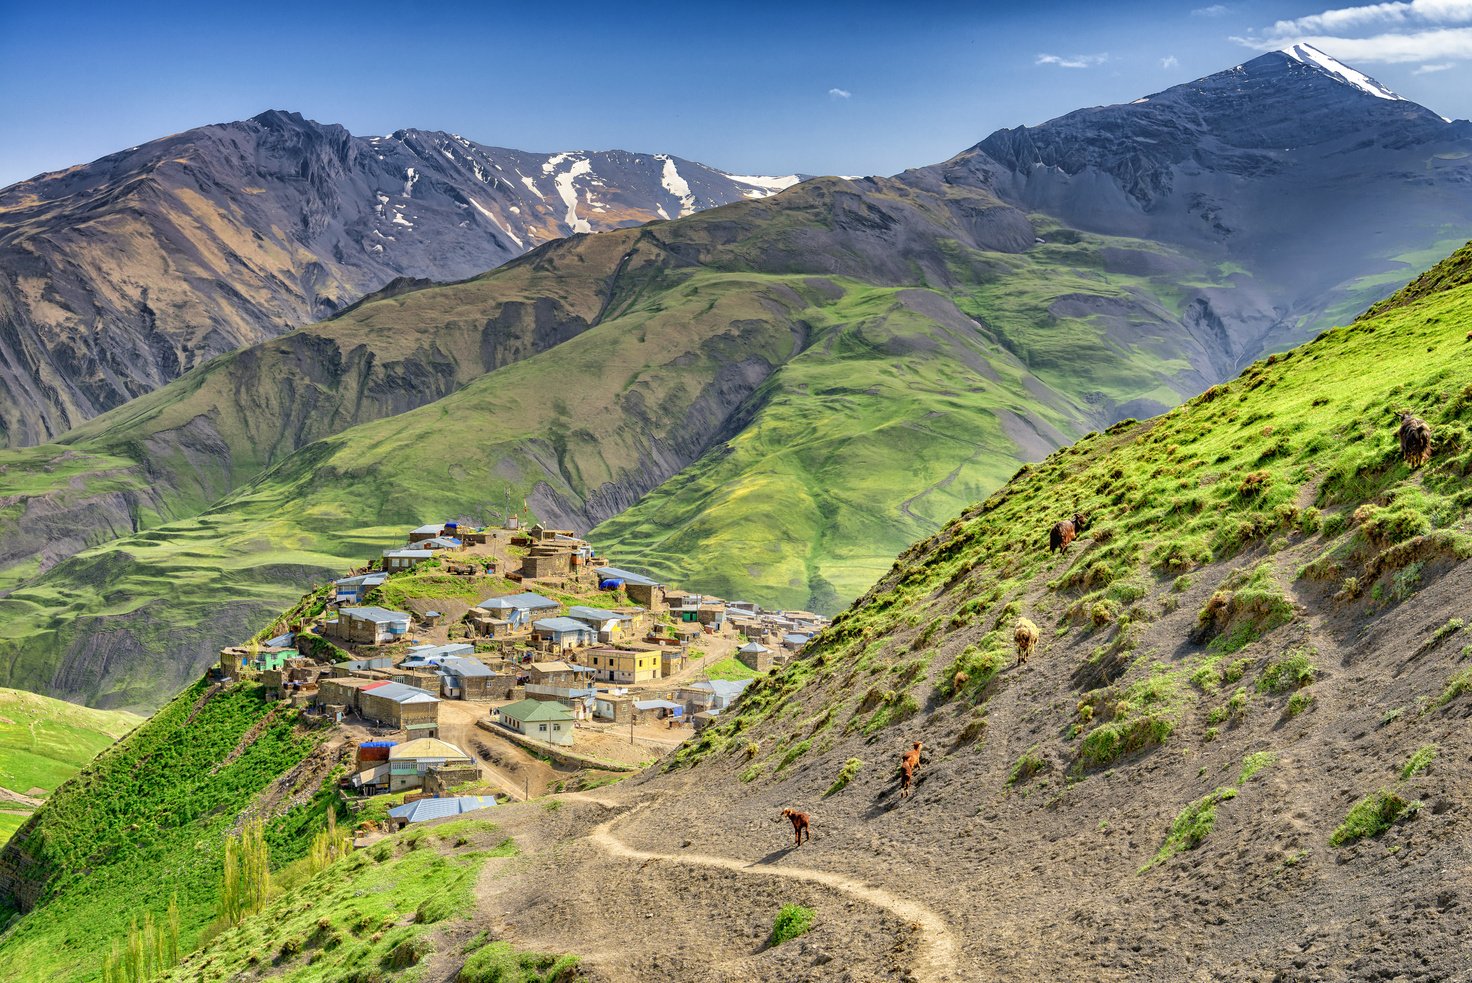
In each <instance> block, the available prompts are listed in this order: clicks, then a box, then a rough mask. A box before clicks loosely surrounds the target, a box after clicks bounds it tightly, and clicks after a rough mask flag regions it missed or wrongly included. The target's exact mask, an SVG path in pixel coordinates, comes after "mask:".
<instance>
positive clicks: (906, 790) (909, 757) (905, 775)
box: [900, 741, 925, 799]
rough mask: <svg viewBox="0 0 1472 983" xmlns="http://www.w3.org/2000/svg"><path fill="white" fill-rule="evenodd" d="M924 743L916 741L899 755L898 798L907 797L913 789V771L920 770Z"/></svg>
mask: <svg viewBox="0 0 1472 983" xmlns="http://www.w3.org/2000/svg"><path fill="white" fill-rule="evenodd" d="M924 750H925V745H924V744H922V743H920V742H919V741H916V742H915V743H914V744H911V745H910V750H908V751H906V752H905V753H904V754H902V755H900V798H902V799H908V798H909V797H910V793H912V792H914V791H915V772H917V771H919V770H920V753H921V752H922V751H924Z"/></svg>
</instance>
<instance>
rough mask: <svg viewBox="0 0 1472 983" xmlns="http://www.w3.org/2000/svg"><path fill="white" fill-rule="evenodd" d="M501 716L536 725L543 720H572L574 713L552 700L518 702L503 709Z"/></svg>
mask: <svg viewBox="0 0 1472 983" xmlns="http://www.w3.org/2000/svg"><path fill="white" fill-rule="evenodd" d="M500 712H501V716H503V717H510V718H511V719H513V720H519V721H521V722H522V723H524V724H525V723H535V722H538V721H542V720H571V719H572V711H571V710H569V709H568V708H567V707H565V706H563V705H562V704H561V703H554V702H552V701H550V700H518V701H517V702H515V703H510V704H507V705H506V706H504V707H502V708H501V711H500Z"/></svg>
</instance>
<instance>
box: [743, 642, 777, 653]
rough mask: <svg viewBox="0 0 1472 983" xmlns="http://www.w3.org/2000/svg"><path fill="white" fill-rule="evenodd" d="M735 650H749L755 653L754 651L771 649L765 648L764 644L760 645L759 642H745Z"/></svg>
mask: <svg viewBox="0 0 1472 983" xmlns="http://www.w3.org/2000/svg"><path fill="white" fill-rule="evenodd" d="M736 651H738V652H749V653H753V654H755V653H760V652H770V651H772V650H771V649H769V648H767V647H766V646H765V645H762V644H761V643H760V642H747V643H746V644H745V645H743V646H741V647H740V648H739V649H737V650H736Z"/></svg>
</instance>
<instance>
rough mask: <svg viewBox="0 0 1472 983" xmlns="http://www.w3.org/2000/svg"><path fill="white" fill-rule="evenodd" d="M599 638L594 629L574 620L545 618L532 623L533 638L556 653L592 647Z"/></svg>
mask: <svg viewBox="0 0 1472 983" xmlns="http://www.w3.org/2000/svg"><path fill="white" fill-rule="evenodd" d="M597 637H598V636H597V633H596V632H594V631H593V629H592V628H590V627H588V626H587V625H585V624H583V623H582V622H581V621H574V620H573V619H572V618H543V619H542V620H540V621H534V622H532V638H534V639H536V640H537V641H538V642H541V643H542V644H543V645H545V646H546V647H547V648H549V649H551V650H552V651H554V652H566V651H568V650H570V649H576V648H582V647H584V646H586V645H592V644H593V643H594V642H595V641H597Z"/></svg>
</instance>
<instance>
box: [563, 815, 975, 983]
mask: <svg viewBox="0 0 1472 983" xmlns="http://www.w3.org/2000/svg"><path fill="white" fill-rule="evenodd" d="M588 801H592V802H597V803H598V804H599V805H603V806H606V807H614V806H613V804H612V803H609V802H605V801H603V800H600V799H589V800H588ZM646 805H647V803H646V804H641V805H639V806H635V807H634V809H632V810H629V811H627V812H624V813H621V814H620V815H619V816H615V817H613V818H612V819H609V820H607V821H605V822H603V823H600V824H599V825H598V826H596V827H594V829H593V830H592V832H590V833H589V834H588V842H590V843H592V844H594V845H595V846H597V847H598V848H599V849H600V850H603V851H604V852H605V853H608V854H610V855H612V856H615V857H622V858H625V859H628V860H641V861H649V860H657V861H663V862H665V863H670V864H676V865H679V866H686V867H714V868H717V869H719V870H728V871H731V872H733V873H737V874H755V875H757V876H760V877H783V878H787V879H788V880H794V881H806V882H808V883H810V884H820V885H822V886H823V887H827V888H831V889H832V890H835V891H838V892H840V893H842V894H846V895H848V896H849V897H851V898H854V899H855V900H858V901H862V902H864V903H865V904H869V905H873V906H875V907H878V908H883V909H885V910H886V911H888V912H890V913H891V914H893V915H895V916H896V917H898V918H900V919H901V920H902V921H905V922H907V923H909V924H910V926H911V927H912V929H913V930H914V931H915V932H916V933H917V941H918V943H919V945H918V957H917V960H916V965H915V966H914V967H913V972H914V975H915V979H916V980H921V981H937V983H939V981H946V980H955V979H957V978H958V976H957V971H956V958H957V951H958V947H957V945H956V937H955V935H954V934H953V933H952V932H951V928H950V926H949V925H948V924H947V923H946V920H945V919H944V918H942V917H941V916H940V915H938V914H936V913H935V912H934V911H932V910H931V909H929V908H927V907H926V906H925V905H923V904H921V903H920V902H918V901H915V900H912V899H910V898H904V897H900V896H899V895H896V894H891V893H890V892H889V891H886V890H885V889H884V888H880V887H874V886H873V885H870V884H865V883H864V882H863V881H860V880H856V879H854V878H852V877H847V876H845V875H843V874H838V873H834V872H833V871H827V870H813V869H812V868H807V867H778V866H775V865H771V864H760V863H756V862H752V861H746V860H737V859H734V858H732V857H723V856H719V855H717V854H709V853H691V852H682V853H655V852H652V851H649V850H639V849H635V848H634V847H631V846H629V845H628V844H626V843H624V842H623V841H621V840H620V839H618V837H616V836H614V835H613V829H612V826H613V824H614V823H615V822H617V821H618V820H619V819H620V818H622V817H623V816H626V815H630V814H632V813H633V812H637V811H639V810H641V809H643V808H645V806H646ZM615 808H616V807H615Z"/></svg>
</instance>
